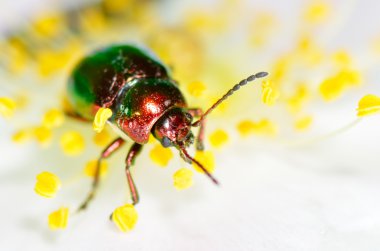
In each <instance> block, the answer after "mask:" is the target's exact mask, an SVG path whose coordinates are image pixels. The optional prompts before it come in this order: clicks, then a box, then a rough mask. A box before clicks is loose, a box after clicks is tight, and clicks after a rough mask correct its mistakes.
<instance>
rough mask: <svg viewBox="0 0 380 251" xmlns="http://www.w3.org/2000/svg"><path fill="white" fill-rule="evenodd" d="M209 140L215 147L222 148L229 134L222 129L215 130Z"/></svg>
mask: <svg viewBox="0 0 380 251" xmlns="http://www.w3.org/2000/svg"><path fill="white" fill-rule="evenodd" d="M209 141H210V144H211V145H212V146H213V147H216V148H220V147H222V146H223V145H225V144H226V143H227V142H228V134H227V133H226V132H225V131H224V130H222V129H218V130H215V131H214V132H213V133H211V134H210V136H209Z"/></svg>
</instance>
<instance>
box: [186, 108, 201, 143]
mask: <svg viewBox="0 0 380 251" xmlns="http://www.w3.org/2000/svg"><path fill="white" fill-rule="evenodd" d="M187 111H188V112H189V113H190V114H191V116H193V117H198V118H199V117H201V116H202V114H203V111H202V108H192V109H188V110H187ZM205 126H206V121H205V120H202V121H201V124H200V126H199V132H198V136H197V142H196V145H195V147H196V149H197V150H198V151H203V150H204V149H205V147H204V143H203V142H204V130H205Z"/></svg>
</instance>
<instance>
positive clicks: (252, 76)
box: [191, 71, 268, 127]
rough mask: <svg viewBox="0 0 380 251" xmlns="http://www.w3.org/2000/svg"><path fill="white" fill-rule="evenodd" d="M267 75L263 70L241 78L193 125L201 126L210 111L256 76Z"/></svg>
mask: <svg viewBox="0 0 380 251" xmlns="http://www.w3.org/2000/svg"><path fill="white" fill-rule="evenodd" d="M266 76H268V73H267V72H264V71H262V72H259V73H256V74H254V75H251V76H249V77H248V78H246V79H243V80H241V81H240V82H239V83H238V84H236V85H234V86H233V87H232V88H231V89H230V90H229V91H228V92H227V93H226V94H224V95H223V97H221V98H220V99H219V100H218V101H216V102H215V103H214V104H213V105H212V106H211V107H210V108H209V109H208V110H207V111H206V112H205V113H203V115H202V116H201V117H200V119H199V120H197V121H195V122H194V123H193V124H192V125H191V126H195V127H196V126H199V125H200V124H201V122H202V120H204V119H205V117H206V116H207V115H208V114H209V113H210V112H212V111H213V110H214V109H215V108H216V107H217V106H218V105H220V103H222V102H223V101H224V100H226V99H227V98H228V97H229V96H231V95H232V94H234V92H236V91H237V90H239V89H240V87H242V86H244V85H246V84H248V82H252V81H253V80H255V79H256V78H264V77H266Z"/></svg>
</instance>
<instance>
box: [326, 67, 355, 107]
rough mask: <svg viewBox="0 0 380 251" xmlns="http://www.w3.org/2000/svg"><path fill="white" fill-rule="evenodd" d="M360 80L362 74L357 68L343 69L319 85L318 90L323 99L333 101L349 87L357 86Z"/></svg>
mask: <svg viewBox="0 0 380 251" xmlns="http://www.w3.org/2000/svg"><path fill="white" fill-rule="evenodd" d="M361 82H362V75H361V73H360V72H359V71H357V70H350V69H343V70H341V71H340V72H338V73H337V74H336V75H333V76H331V77H329V78H327V79H325V80H324V81H322V83H321V84H320V86H319V92H320V94H321V95H322V98H323V99H324V100H325V101H333V100H335V99H337V98H339V97H340V96H342V94H343V92H344V91H345V90H347V89H348V88H350V87H355V86H358V85H359V84H360V83H361Z"/></svg>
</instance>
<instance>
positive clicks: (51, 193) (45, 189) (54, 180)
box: [34, 172, 61, 198]
mask: <svg viewBox="0 0 380 251" xmlns="http://www.w3.org/2000/svg"><path fill="white" fill-rule="evenodd" d="M36 179H37V182H36V185H35V187H34V191H35V192H36V193H37V194H38V195H40V196H42V197H45V198H54V197H55V195H56V194H57V192H58V191H59V189H60V188H61V181H60V180H59V178H58V176H56V175H55V174H53V173H50V172H42V173H40V174H38V175H37V177H36Z"/></svg>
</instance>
